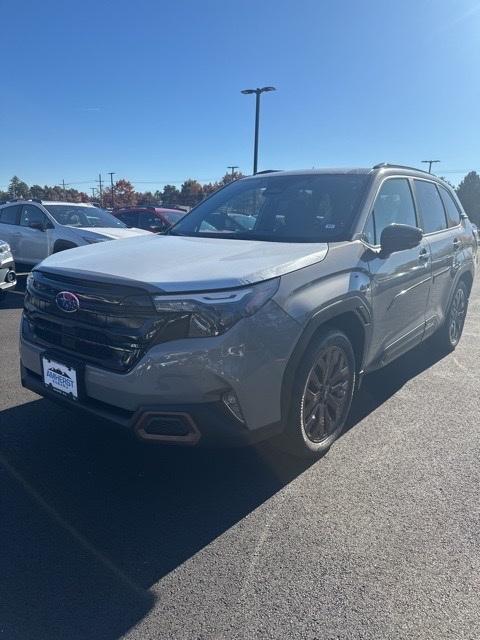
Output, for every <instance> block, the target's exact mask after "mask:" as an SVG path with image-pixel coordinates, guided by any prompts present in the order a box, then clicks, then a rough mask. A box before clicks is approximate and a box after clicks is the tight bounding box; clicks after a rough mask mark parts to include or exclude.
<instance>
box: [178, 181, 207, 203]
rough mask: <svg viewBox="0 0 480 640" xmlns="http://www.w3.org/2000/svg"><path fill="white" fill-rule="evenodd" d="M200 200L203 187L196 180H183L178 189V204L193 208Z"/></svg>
mask: <svg viewBox="0 0 480 640" xmlns="http://www.w3.org/2000/svg"><path fill="white" fill-rule="evenodd" d="M202 199H203V187H202V185H201V184H200V183H199V182H198V180H193V179H192V178H188V180H185V182H184V183H183V184H182V187H181V189H180V204H186V205H188V206H190V207H193V206H194V205H196V204H197V203H198V202H200V200H202Z"/></svg>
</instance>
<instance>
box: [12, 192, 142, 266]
mask: <svg viewBox="0 0 480 640" xmlns="http://www.w3.org/2000/svg"><path fill="white" fill-rule="evenodd" d="M149 233H150V232H149V231H145V230H144V229H128V228H127V227H126V225H124V224H123V222H121V221H120V220H118V219H117V218H115V217H114V216H112V214H111V213H108V211H105V209H99V208H98V207H95V206H93V205H91V204H87V203H72V202H53V201H45V200H43V201H41V200H16V201H11V202H7V203H6V204H4V205H2V206H0V237H1V238H2V240H4V241H5V242H7V243H8V244H9V245H10V248H11V251H12V253H13V257H14V259H15V262H17V263H22V264H26V265H35V264H37V263H39V262H41V261H42V260H43V259H44V258H46V257H47V256H49V255H51V254H52V253H58V252H59V251H64V250H65V249H73V248H74V247H80V246H82V245H87V244H94V243H96V242H103V241H105V240H120V239H122V238H131V237H132V236H141V235H146V234H149Z"/></svg>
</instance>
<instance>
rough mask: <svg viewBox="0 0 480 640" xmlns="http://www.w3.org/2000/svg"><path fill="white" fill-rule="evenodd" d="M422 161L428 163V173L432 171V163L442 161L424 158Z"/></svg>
mask: <svg viewBox="0 0 480 640" xmlns="http://www.w3.org/2000/svg"><path fill="white" fill-rule="evenodd" d="M422 162H424V163H426V164H428V173H432V164H435V163H437V162H441V160H422Z"/></svg>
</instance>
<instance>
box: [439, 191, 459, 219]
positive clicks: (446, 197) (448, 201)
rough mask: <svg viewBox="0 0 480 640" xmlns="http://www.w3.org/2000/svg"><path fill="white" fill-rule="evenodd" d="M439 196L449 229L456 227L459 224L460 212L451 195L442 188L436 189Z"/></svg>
mask: <svg viewBox="0 0 480 640" xmlns="http://www.w3.org/2000/svg"><path fill="white" fill-rule="evenodd" d="M438 190H439V191H440V195H441V196H442V200H443V204H444V206H445V211H446V213H447V221H448V226H449V227H456V226H457V225H458V224H460V211H459V210H458V207H457V205H456V203H455V200H454V199H453V198H452V196H451V194H450V193H449V192H448V191H447V189H444V188H443V187H438Z"/></svg>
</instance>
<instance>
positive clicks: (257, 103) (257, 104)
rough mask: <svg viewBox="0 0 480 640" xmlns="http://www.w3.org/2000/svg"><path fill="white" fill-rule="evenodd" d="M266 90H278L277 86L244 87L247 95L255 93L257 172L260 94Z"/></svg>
mask: <svg viewBox="0 0 480 640" xmlns="http://www.w3.org/2000/svg"><path fill="white" fill-rule="evenodd" d="M266 91H276V89H275V87H262V88H261V89H259V88H257V89H243V91H242V92H241V93H243V94H245V95H249V94H252V93H254V94H255V139H254V143H253V173H254V174H255V173H257V167H258V129H259V125H260V96H261V94H262V93H265V92H266Z"/></svg>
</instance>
